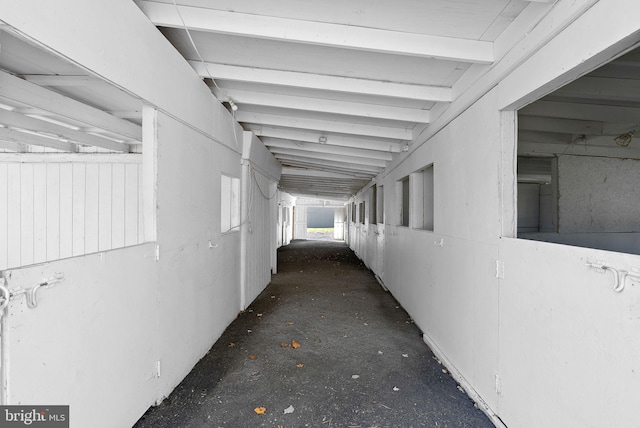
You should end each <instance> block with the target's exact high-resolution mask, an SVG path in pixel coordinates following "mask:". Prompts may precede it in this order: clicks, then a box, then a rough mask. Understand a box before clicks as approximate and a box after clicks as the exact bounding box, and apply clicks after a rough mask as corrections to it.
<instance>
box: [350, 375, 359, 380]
mask: <svg viewBox="0 0 640 428" xmlns="http://www.w3.org/2000/svg"><path fill="white" fill-rule="evenodd" d="M359 377H360V375H357V374H354V375H351V379H358V378H359Z"/></svg>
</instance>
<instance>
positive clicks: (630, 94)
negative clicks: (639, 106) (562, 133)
mask: <svg viewBox="0 0 640 428" xmlns="http://www.w3.org/2000/svg"><path fill="white" fill-rule="evenodd" d="M553 96H554V98H556V97H570V98H577V99H594V100H610V101H612V100H619V101H634V102H640V79H616V78H606V77H590V76H584V77H581V78H580V79H578V80H575V81H573V82H571V83H569V84H568V85H566V86H563V87H562V88H560V89H558V90H556V91H555V92H554V93H553Z"/></svg>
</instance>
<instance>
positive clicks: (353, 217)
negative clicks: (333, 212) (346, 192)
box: [351, 202, 356, 223]
mask: <svg viewBox="0 0 640 428" xmlns="http://www.w3.org/2000/svg"><path fill="white" fill-rule="evenodd" d="M355 222H356V203H355V202H351V223H355Z"/></svg>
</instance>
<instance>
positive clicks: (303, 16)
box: [0, 0, 640, 201]
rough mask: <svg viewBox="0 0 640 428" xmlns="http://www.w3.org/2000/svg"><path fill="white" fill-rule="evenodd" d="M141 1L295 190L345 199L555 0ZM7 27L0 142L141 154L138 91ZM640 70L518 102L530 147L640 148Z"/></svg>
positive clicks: (601, 75)
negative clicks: (117, 85)
mask: <svg viewBox="0 0 640 428" xmlns="http://www.w3.org/2000/svg"><path fill="white" fill-rule="evenodd" d="M134 1H135V3H136V4H137V5H138V7H139V8H140V9H141V11H142V12H143V13H144V14H146V16H147V17H148V18H149V20H150V21H151V22H152V23H153V24H155V25H156V26H157V27H158V29H159V31H160V32H161V33H162V34H163V35H164V36H165V37H166V38H167V40H168V41H169V42H170V43H171V44H173V46H174V47H175V48H176V50H177V51H178V52H180V53H181V54H182V55H183V56H184V58H185V60H186V61H188V63H189V64H190V65H191V66H192V67H193V69H194V70H195V72H197V73H198V74H199V75H200V76H201V77H202V79H203V80H204V81H205V83H206V84H207V85H209V87H210V88H211V91H212V93H213V94H214V95H215V96H216V97H217V98H218V99H219V100H220V102H222V103H223V104H224V105H225V106H227V108H229V110H230V111H231V112H232V114H233V115H234V117H235V118H236V120H237V121H238V122H239V123H240V124H241V125H242V126H243V127H244V129H247V130H251V131H253V132H255V134H256V135H257V136H258V137H259V138H260V139H261V140H262V141H263V142H264V144H265V145H266V146H267V148H268V149H269V150H270V151H271V152H272V153H273V154H274V156H275V157H276V158H277V159H278V160H279V161H280V163H281V164H282V166H283V173H282V178H281V181H280V183H279V186H280V188H281V189H282V190H283V191H286V192H288V193H291V194H293V195H296V196H314V197H320V198H324V199H329V200H336V201H344V200H346V199H348V198H349V197H350V196H351V195H353V194H354V193H356V192H357V191H359V190H360V189H362V188H363V187H364V186H365V185H367V184H368V183H370V182H371V180H372V178H374V177H375V176H376V175H378V174H379V173H380V172H381V171H383V170H384V169H385V168H386V167H387V166H389V165H390V163H391V162H393V161H394V160H395V159H396V158H398V157H399V156H405V153H404V152H405V151H407V150H409V149H410V148H411V147H412V145H414V144H417V143H419V141H417V139H418V138H419V136H420V135H421V134H422V135H424V133H425V130H428V127H429V126H431V124H433V123H434V121H435V120H437V119H438V117H439V116H440V115H442V114H443V112H445V111H446V109H447V108H448V106H449V105H450V104H451V103H452V102H453V101H454V100H456V99H458V98H459V97H462V96H463V95H464V94H465V90H466V89H467V88H470V87H472V86H473V83H474V82H476V81H478V79H479V77H480V76H482V74H483V73H486V72H488V71H489V70H491V68H492V67H493V66H494V64H496V62H497V61H499V60H500V59H501V57H502V55H504V54H505V52H508V51H509V49H510V48H511V47H512V46H514V44H515V43H516V42H517V41H518V40H520V39H522V38H523V37H526V33H527V31H528V30H529V29H530V28H532V27H533V26H535V25H536V23H537V22H539V20H540V19H541V18H542V17H543V16H545V14H546V13H548V12H549V11H550V10H551V9H552V8H553V7H554V4H555V2H554V1H552V0H537V1H533V0H531V1H523V0H398V1H394V2H389V1H388V2H384V1H374V2H371V1H368V2H367V1H364V0H357V1H355V0H354V1H351V2H344V1H343V0H342V1H340V2H338V1H337V0H323V1H322V2H320V1H304V2H302V1H300V0H295V1H294V0H279V1H275V2H265V1H262V0H245V1H241V2H238V1H230V0H215V1H213V0H175V1H176V3H174V1H173V0H154V1H149V0H134ZM5 30H6V31H5ZM5 30H2V28H0V46H1V49H0V86H1V88H2V89H1V90H0V151H4V152H19V153H26V152H43V151H45V152H71V153H83V152H110V153H111V152H116V153H136V152H139V151H140V140H141V126H140V124H141V109H142V101H141V100H139V99H136V98H135V97H132V96H130V95H129V94H126V93H124V92H122V91H120V90H119V89H118V88H115V87H113V86H112V85H110V84H109V83H108V82H105V81H103V80H101V79H99V78H96V77H94V76H92V75H90V73H89V72H87V71H86V70H84V69H82V68H81V67H78V66H76V65H74V64H70V63H69V62H68V61H66V60H65V59H62V58H59V57H57V56H55V55H54V54H52V53H49V52H47V51H45V50H44V49H42V48H41V47H39V46H33V45H31V44H29V43H28V42H26V41H24V40H22V39H20V38H18V37H16V36H14V35H13V34H12V33H11V32H10V31H9V30H8V29H7V28H6V27H5ZM639 71H640V54H639V53H638V52H637V51H631V52H629V53H627V54H625V55H623V56H621V57H619V58H617V59H616V60H614V61H613V62H611V63H610V64H608V65H606V66H603V67H601V68H599V69H598V70H595V71H593V72H592V73H590V74H589V75H587V76H584V77H582V78H580V79H578V80H576V81H575V82H573V83H570V84H568V85H567V86H565V87H563V88H561V89H559V90H558V91H556V92H554V93H552V94H549V95H548V96H546V97H544V98H543V99H541V100H539V101H536V102H535V103H532V104H530V105H529V106H527V107H525V108H523V109H521V111H520V112H519V120H518V122H519V147H518V153H519V155H521V156H537V157H540V156H557V155H559V154H565V153H587V152H588V153H589V154H594V155H607V156H621V157H635V158H640V153H637V151H636V148H635V142H636V141H637V139H635V138H634V137H635V136H634V135H633V132H634V131H635V130H636V128H637V127H638V122H640V119H639V117H640V115H639V114H638V112H639V110H638V109H639V108H640V79H638V76H640V73H639ZM230 102H232V103H233V104H234V105H235V106H237V110H233V109H232V108H231V107H232V105H231V104H230ZM639 135H640V134H639ZM523 165H524V164H523ZM527 165H528V166H527V174H528V176H529V179H532V180H534V181H535V180H536V178H535V175H536V168H537V169H539V170H540V169H544V173H543V174H542V175H544V176H545V177H547V176H548V175H549V173H548V165H549V162H546V161H542V162H536V161H532V162H529V163H528V164H527Z"/></svg>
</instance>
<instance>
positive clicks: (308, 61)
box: [161, 28, 469, 86]
mask: <svg viewBox="0 0 640 428" xmlns="http://www.w3.org/2000/svg"><path fill="white" fill-rule="evenodd" d="M161 30H162V33H163V34H164V35H165V36H166V37H167V38H168V39H169V41H170V42H171V43H172V44H173V45H174V46H176V48H177V49H178V51H180V53H181V54H182V55H183V56H185V58H187V59H189V60H198V56H197V54H196V53H195V51H194V50H193V48H192V47H191V43H190V41H189V38H188V37H187V34H186V32H185V31H184V30H182V29H168V28H162V29H161ZM191 35H192V37H193V40H194V42H195V44H196V46H197V47H198V51H199V52H200V54H201V55H202V57H203V59H204V60H205V61H208V62H215V63H220V64H229V65H238V66H245V67H256V68H263V69H271V70H287V71H296V72H302V73H314V74H323V75H329V76H343V77H351V78H360V79H371V80H380V81H389V82H398V83H410V84H416V85H433V86H449V85H451V84H452V83H453V82H452V81H451V79H450V77H451V75H452V74H453V73H454V72H455V70H456V69H460V70H461V71H464V70H466V69H468V68H469V64H467V63H461V62H455V61H441V60H436V59H432V58H419V57H412V56H406V55H395V54H380V53H374V52H365V51H357V50H352V49H338V48H330V47H326V46H314V45H304V44H299V43H285V42H279V41H274V40H264V39H253V38H250V37H239V36H231V35H226V34H214V33H203V32H199V31H192V32H191Z"/></svg>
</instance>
